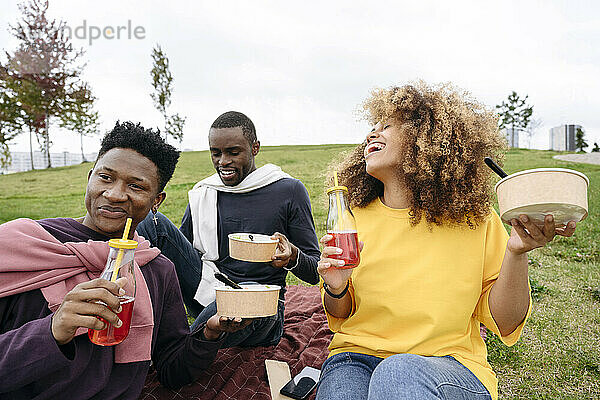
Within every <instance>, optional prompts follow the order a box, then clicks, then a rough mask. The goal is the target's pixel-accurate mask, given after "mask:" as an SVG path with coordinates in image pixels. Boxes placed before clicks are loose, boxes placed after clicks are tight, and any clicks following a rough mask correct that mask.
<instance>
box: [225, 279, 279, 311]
mask: <svg viewBox="0 0 600 400" xmlns="http://www.w3.org/2000/svg"><path fill="white" fill-rule="evenodd" d="M240 286H242V289H234V288H231V287H229V286H219V287H217V288H215V290H216V292H217V314H218V315H220V316H224V317H240V318H258V317H268V316H271V315H275V314H277V305H278V303H279V290H280V289H281V286H277V285H257V284H254V285H253V284H248V285H240Z"/></svg>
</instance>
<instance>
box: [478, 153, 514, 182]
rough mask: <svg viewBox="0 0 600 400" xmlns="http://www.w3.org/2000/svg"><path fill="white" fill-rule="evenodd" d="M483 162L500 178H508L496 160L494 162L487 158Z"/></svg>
mask: <svg viewBox="0 0 600 400" xmlns="http://www.w3.org/2000/svg"><path fill="white" fill-rule="evenodd" d="M483 161H484V162H485V165H487V166H488V167H490V169H491V170H492V171H494V172H495V173H497V174H498V176H500V178H506V177H507V176H508V174H507V173H506V172H504V171H503V170H502V168H500V166H499V165H498V164H496V162H495V161H494V160H492V159H491V158H489V157H486V158H484V159H483Z"/></svg>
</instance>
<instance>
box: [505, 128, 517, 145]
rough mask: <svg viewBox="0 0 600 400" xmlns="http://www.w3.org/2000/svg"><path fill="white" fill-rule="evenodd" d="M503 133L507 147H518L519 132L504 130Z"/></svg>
mask: <svg viewBox="0 0 600 400" xmlns="http://www.w3.org/2000/svg"><path fill="white" fill-rule="evenodd" d="M505 132H506V140H507V141H508V147H519V130H518V129H515V128H506V130H505Z"/></svg>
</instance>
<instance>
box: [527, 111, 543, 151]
mask: <svg viewBox="0 0 600 400" xmlns="http://www.w3.org/2000/svg"><path fill="white" fill-rule="evenodd" d="M543 123H544V122H543V121H542V120H541V119H540V118H532V119H530V120H529V124H527V127H526V128H525V129H524V130H523V132H524V133H525V137H526V138H527V148H528V149H530V148H531V139H532V138H533V136H535V134H536V133H537V131H538V129H539V128H540V127H541V126H542V124H543Z"/></svg>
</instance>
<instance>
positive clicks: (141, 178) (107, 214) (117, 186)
mask: <svg viewBox="0 0 600 400" xmlns="http://www.w3.org/2000/svg"><path fill="white" fill-rule="evenodd" d="M158 185H159V184H158V170H157V168H156V165H155V164H154V163H153V162H152V161H150V159H148V158H146V157H144V156H143V155H141V154H140V153H138V152H137V151H135V150H131V149H124V148H114V149H112V150H109V151H107V152H106V153H105V154H104V155H102V157H100V159H98V161H97V162H96V165H94V169H93V170H92V171H90V173H89V176H88V185H87V189H86V192H85V206H86V208H87V213H86V215H85V217H84V219H83V225H85V226H87V227H88V228H91V229H93V230H95V231H96V232H100V233H102V234H104V235H106V236H109V237H112V238H118V237H121V235H122V233H123V229H124V226H125V222H126V219H127V217H131V218H132V219H133V221H132V225H131V232H132V233H133V231H135V227H136V226H137V225H138V224H139V223H140V222H141V221H142V220H143V219H144V218H145V217H146V215H148V212H149V211H150V208H151V207H152V206H158V205H159V204H160V203H161V202H162V200H163V199H164V196H165V194H164V192H160V193H158V187H159V186H158Z"/></svg>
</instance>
